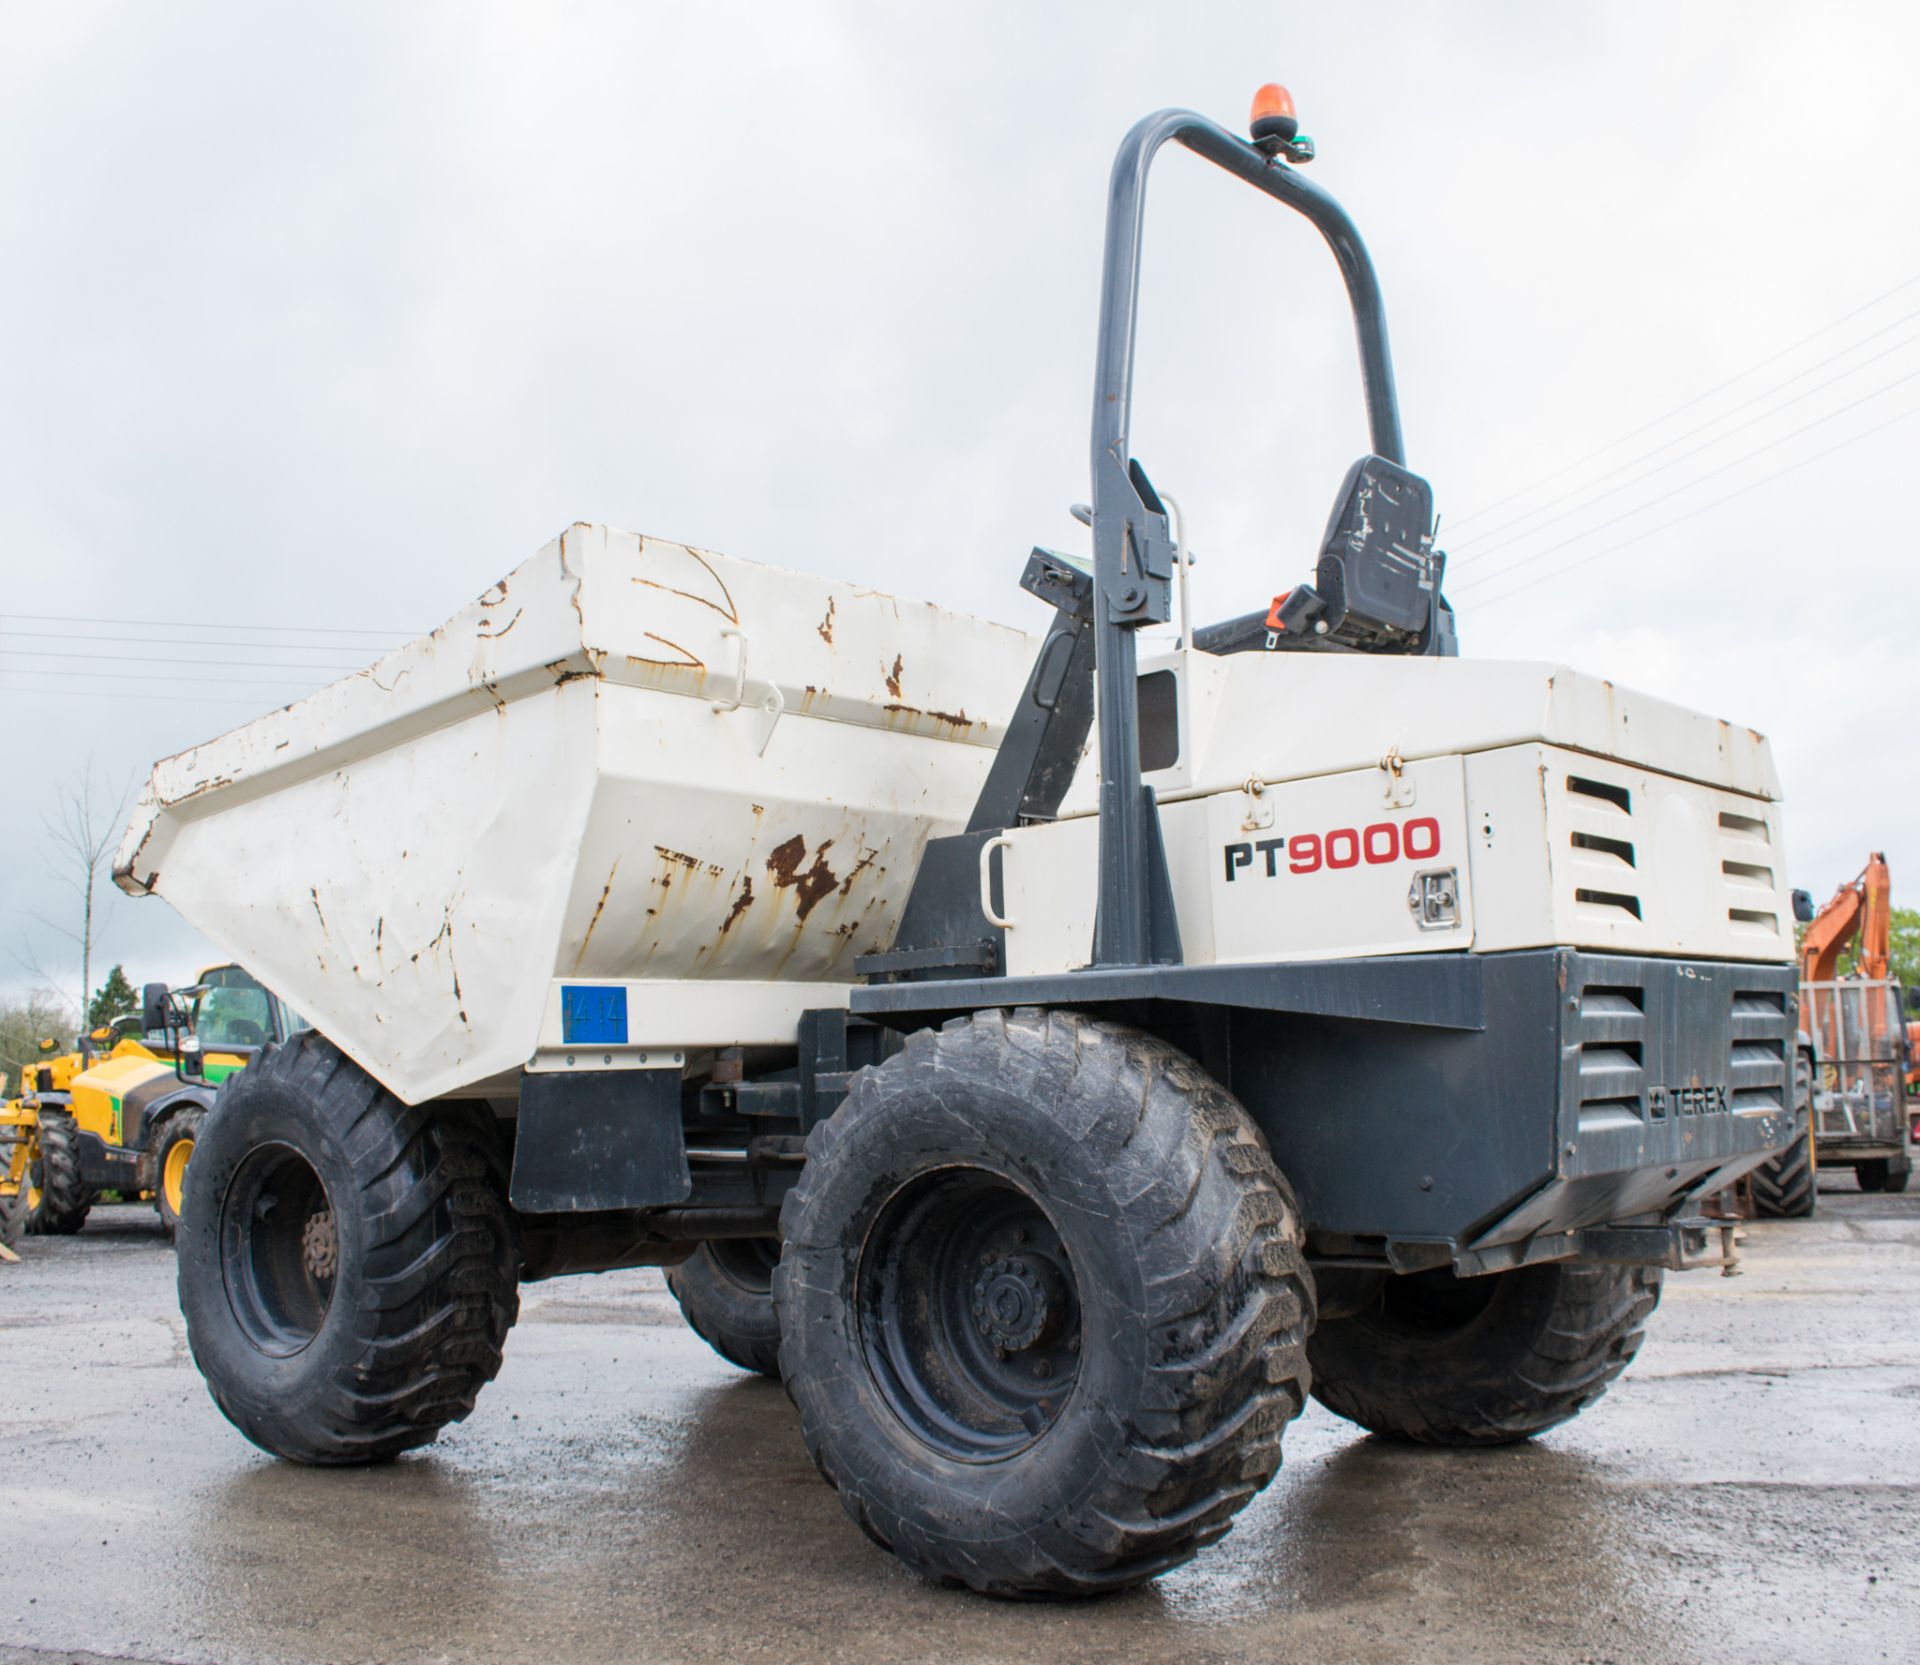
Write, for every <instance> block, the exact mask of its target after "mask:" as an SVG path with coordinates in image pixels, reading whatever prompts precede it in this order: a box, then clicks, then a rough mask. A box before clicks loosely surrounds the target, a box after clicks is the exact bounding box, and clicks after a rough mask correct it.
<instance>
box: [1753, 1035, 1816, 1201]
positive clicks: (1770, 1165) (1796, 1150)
mask: <svg viewBox="0 0 1920 1665" xmlns="http://www.w3.org/2000/svg"><path fill="white" fill-rule="evenodd" d="M1752 1188H1753V1212H1754V1215H1755V1217H1756V1218H1758V1219H1762V1220H1807V1219H1811V1218H1812V1217H1813V1212H1814V1209H1815V1208H1816V1207H1817V1206H1818V1202H1817V1199H1818V1191H1817V1189H1816V1187H1815V1185H1814V1157H1813V1060H1812V1059H1810V1058H1809V1057H1808V1056H1807V1055H1806V1053H1804V1052H1799V1051H1796V1052H1795V1053H1794V1055H1793V1143H1792V1144H1790V1145H1788V1146H1787V1148H1786V1149H1785V1150H1783V1151H1781V1152H1780V1154H1779V1155H1777V1156H1773V1157H1769V1158H1768V1159H1767V1160H1766V1161H1765V1162H1763V1163H1762V1164H1761V1165H1760V1166H1759V1167H1757V1168H1755V1169H1754V1170H1753V1187H1752Z"/></svg>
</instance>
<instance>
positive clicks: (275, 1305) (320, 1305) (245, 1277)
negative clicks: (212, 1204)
mask: <svg viewBox="0 0 1920 1665" xmlns="http://www.w3.org/2000/svg"><path fill="white" fill-rule="evenodd" d="M220 1262H221V1272H222V1274H223V1276H224V1278H225V1282H226V1288H227V1301H228V1304H229V1306H230V1307H231V1308H232V1310H233V1316H234V1318H235V1320H236V1321H237V1322H238V1324H239V1326H240V1329H241V1332H242V1333H243V1334H244V1335H245V1336H246V1338H247V1339H248V1340H249V1341H250V1342H252V1343H253V1345H254V1346H255V1347H257V1348H259V1349H260V1351H261V1352H263V1353H266V1354H268V1355H270V1356H272V1357H274V1358H290V1357H292V1356H293V1355H294V1354H296V1353H298V1352H300V1351H301V1350H302V1349H303V1348H305V1347H306V1346H307V1345H308V1344H309V1343H310V1342H312V1340H313V1338H314V1337H315V1336H317V1335H318V1334H319V1333H320V1326H321V1325H322V1324H323V1323H324V1322H325V1320H326V1316H327V1311H328V1309H329V1307H331V1306H332V1304H333V1291H334V1284H335V1282H336V1280H337V1277H338V1272H339V1238H338V1233H337V1230H336V1228H335V1224H334V1213H333V1208H332V1205H331V1203H330V1202H329V1201H328V1198H327V1190H326V1187H325V1185H323V1184H322V1183H321V1180H320V1176H319V1174H317V1173H316V1172H315V1171H314V1168H313V1165H312V1164H311V1163H310V1162H308V1161H307V1159H306V1158H305V1157H304V1156H302V1155H301V1154H300V1152H298V1151H297V1150H295V1149H294V1148H293V1147H292V1146H291V1145H281V1144H272V1145H262V1146H261V1147H260V1148H259V1149H257V1150H255V1151H253V1152H251V1153H250V1154H249V1155H248V1156H247V1158H246V1160H245V1161H243V1162H242V1163H241V1164H240V1166H239V1167H238V1168H237V1169H236V1170H235V1171H234V1176H233V1179H232V1181H231V1183H230V1184H229V1185H228V1186H227V1194H226V1198H225V1200H224V1202H223V1203H222V1205H221V1211H220Z"/></svg>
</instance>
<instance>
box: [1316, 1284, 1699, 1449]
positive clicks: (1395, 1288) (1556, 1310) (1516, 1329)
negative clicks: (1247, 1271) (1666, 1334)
mask: <svg viewBox="0 0 1920 1665" xmlns="http://www.w3.org/2000/svg"><path fill="white" fill-rule="evenodd" d="M1660 1284H1661V1273H1660V1272H1659V1270H1658V1269H1657V1268H1651V1267H1644V1266H1606V1265H1601V1266H1596V1265H1583V1264H1580V1263H1578V1262H1573V1261H1561V1262H1554V1263H1550V1264H1548V1265H1544V1266H1525V1267H1521V1268H1520V1269H1518V1270H1517V1271H1512V1272H1495V1273H1491V1274H1489V1275H1488V1276H1485V1277H1478V1278H1456V1277H1455V1276H1454V1275H1453V1273H1452V1272H1450V1271H1439V1272H1416V1273H1412V1274H1409V1275H1405V1276H1398V1277H1395V1276H1383V1277H1382V1278H1381V1280H1380V1286H1379V1289H1378V1290H1377V1292H1376V1293H1375V1294H1374V1296H1373V1298H1372V1300H1371V1301H1370V1302H1369V1303H1368V1304H1367V1305H1365V1306H1363V1307H1362V1308H1361V1309H1360V1310H1358V1311H1357V1312H1354V1313H1353V1314H1352V1316H1350V1317H1343V1318H1336V1319H1328V1320H1327V1321H1326V1322H1324V1323H1322V1324H1321V1325H1320V1327H1319V1329H1317V1330H1316V1331H1315V1332H1314V1336H1313V1341H1312V1343H1311V1345H1310V1346H1309V1348H1308V1352H1309V1353H1310V1355H1311V1357H1312V1359H1313V1396H1314V1397H1315V1398H1316V1399H1318V1400H1319V1401H1320V1403H1321V1404H1323V1405H1325V1406H1326V1407H1327V1409H1328V1410H1330V1411H1332V1412H1334V1413H1335V1414H1336V1415H1338V1416H1344V1417H1346V1418H1347V1419H1348V1421H1350V1422H1357V1423H1359V1424H1360V1426H1361V1427H1363V1428H1366V1429H1368V1430H1370V1431H1371V1432H1373V1433H1376V1434H1385V1435H1388V1436H1390V1437H1393V1438H1398V1439H1408V1440H1417V1441H1419V1442H1421V1443H1422V1444H1425V1445H1508V1444H1511V1443H1512V1442H1513V1441H1515V1440H1524V1439H1530V1438H1532V1436H1533V1435H1535V1434H1539V1433H1544V1432H1545V1431H1546V1430H1547V1429H1549V1428H1552V1427H1555V1426H1557V1425H1558V1424H1560V1423H1562V1422H1565V1421H1567V1420H1568V1419H1569V1418H1571V1417H1574V1416H1577V1415H1578V1414H1579V1413H1580V1412H1581V1411H1583V1410H1585V1409H1586V1408H1587V1406H1589V1405H1591V1404H1592V1403H1593V1402H1594V1401H1595V1400H1596V1399H1598V1398H1599V1397H1600V1396H1601V1395H1602V1394H1603V1393H1605V1392H1606V1391H1607V1387H1608V1385H1609V1384H1610V1383H1611V1382H1612V1381H1613V1379H1614V1378H1615V1377H1616V1376H1618V1375H1619V1374H1620V1372H1621V1371H1623V1370H1625V1369H1626V1367H1627V1366H1628V1364H1630V1363H1631V1362H1632V1360H1633V1356H1634V1354H1635V1353H1637V1352H1639V1351H1640V1342H1641V1339H1642V1337H1643V1335H1644V1333H1645V1325H1646V1321H1647V1316H1648V1314H1650V1313H1651V1312H1652V1311H1653V1309H1654V1308H1655V1307H1656V1306H1657V1305H1658V1304H1659V1301H1660Z"/></svg>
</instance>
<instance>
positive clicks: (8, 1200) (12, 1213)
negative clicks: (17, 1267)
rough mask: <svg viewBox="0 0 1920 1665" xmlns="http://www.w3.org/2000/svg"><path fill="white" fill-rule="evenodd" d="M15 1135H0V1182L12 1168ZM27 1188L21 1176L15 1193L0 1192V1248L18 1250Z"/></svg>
mask: <svg viewBox="0 0 1920 1665" xmlns="http://www.w3.org/2000/svg"><path fill="white" fill-rule="evenodd" d="M16 1138H18V1135H17V1134H0V1180H5V1179H6V1178H7V1176H8V1174H9V1173H10V1172H11V1171H12V1168H13V1153H14V1141H15V1139H16ZM28 1201H29V1198H28V1196H27V1186H26V1180H25V1177H24V1176H22V1179H21V1182H20V1188H19V1190H17V1191H10V1192H7V1191H0V1246H4V1247H6V1248H9V1249H14V1248H18V1247H19V1246H20V1239H21V1238H22V1237H24V1236H25V1235H26V1231H27V1205H28Z"/></svg>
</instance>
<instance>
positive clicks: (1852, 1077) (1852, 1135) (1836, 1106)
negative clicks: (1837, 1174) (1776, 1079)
mask: <svg viewBox="0 0 1920 1665" xmlns="http://www.w3.org/2000/svg"><path fill="white" fill-rule="evenodd" d="M1800 1001H1801V1021H1802V1023H1803V1024H1804V1025H1805V1029H1806V1039H1807V1041H1808V1043H1809V1044H1810V1046H1811V1047H1812V1049H1813V1059H1814V1088H1813V1129H1814V1144H1815V1147H1816V1149H1817V1151H1818V1153H1819V1154H1818V1160H1819V1162H1820V1164H1821V1166H1823V1167H1829V1168H1832V1167H1851V1168H1852V1169H1853V1171H1854V1175H1855V1177H1856V1178H1857V1179H1858V1180H1859V1182H1860V1189H1861V1190H1863V1191H1904V1190H1906V1188H1907V1179H1908V1176H1909V1175H1911V1173H1912V1172H1913V1140H1912V1129H1911V1125H1910V1122H1909V1119H1908V1113H1907V1095H1906V1080H1905V1075H1906V1063H1907V1060H1906V1021H1905V1013H1904V1011H1903V1006H1904V1000H1903V996H1902V991H1901V988H1900V985H1899V984H1898V983H1896V982H1894V981H1892V979H1890V978H1884V977H1840V978H1835V979H1833V980H1831V981H1825V982H1818V983H1803V984H1801V985H1800Z"/></svg>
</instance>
